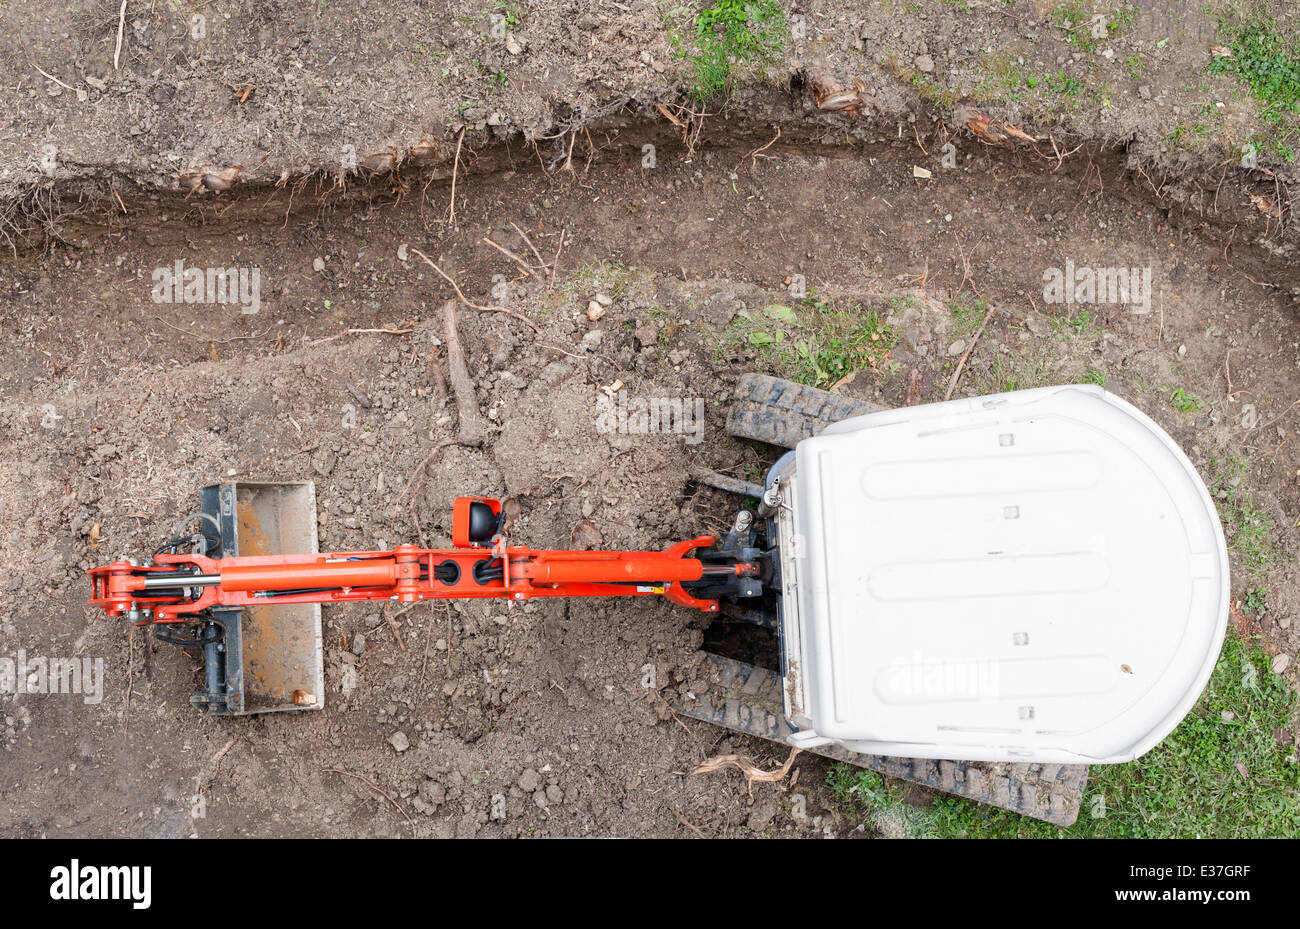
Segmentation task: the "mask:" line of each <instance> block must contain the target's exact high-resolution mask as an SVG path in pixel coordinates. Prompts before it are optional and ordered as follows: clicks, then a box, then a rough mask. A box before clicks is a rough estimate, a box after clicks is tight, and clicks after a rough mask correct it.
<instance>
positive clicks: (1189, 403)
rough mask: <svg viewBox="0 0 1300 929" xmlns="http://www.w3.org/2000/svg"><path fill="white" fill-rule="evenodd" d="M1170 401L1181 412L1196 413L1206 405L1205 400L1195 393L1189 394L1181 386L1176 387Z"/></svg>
mask: <svg viewBox="0 0 1300 929" xmlns="http://www.w3.org/2000/svg"><path fill="white" fill-rule="evenodd" d="M1169 402H1170V403H1172V404H1173V406H1174V409H1175V410H1177V411H1178V412H1180V413H1195V412H1196V411H1197V410H1200V409H1203V408H1204V407H1205V402H1204V401H1203V400H1201V398H1200V397H1198V396H1196V395H1195V394H1189V393H1188V392H1187V391H1185V390H1183V388H1181V387H1175V388H1174V390H1173V393H1171V394H1170V395H1169Z"/></svg>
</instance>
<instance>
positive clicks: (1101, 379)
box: [1083, 368, 1106, 387]
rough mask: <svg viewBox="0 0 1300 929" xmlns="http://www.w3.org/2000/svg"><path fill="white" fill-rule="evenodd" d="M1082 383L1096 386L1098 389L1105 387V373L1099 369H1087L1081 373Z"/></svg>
mask: <svg viewBox="0 0 1300 929" xmlns="http://www.w3.org/2000/svg"><path fill="white" fill-rule="evenodd" d="M1083 382H1084V383H1085V384H1096V385H1097V386H1098V387H1105V386H1106V372H1105V371H1103V370H1101V369H1100V368H1088V369H1087V370H1085V371H1084V372H1083Z"/></svg>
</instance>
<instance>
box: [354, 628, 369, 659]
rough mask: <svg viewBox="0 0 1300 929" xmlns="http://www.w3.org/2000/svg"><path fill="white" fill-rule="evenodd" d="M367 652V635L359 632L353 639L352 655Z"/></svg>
mask: <svg viewBox="0 0 1300 929" xmlns="http://www.w3.org/2000/svg"><path fill="white" fill-rule="evenodd" d="M365 650H366V634H365V633H364V632H358V633H357V634H356V635H354V636H353V637H352V654H354V655H360V654H362V653H363V652H365Z"/></svg>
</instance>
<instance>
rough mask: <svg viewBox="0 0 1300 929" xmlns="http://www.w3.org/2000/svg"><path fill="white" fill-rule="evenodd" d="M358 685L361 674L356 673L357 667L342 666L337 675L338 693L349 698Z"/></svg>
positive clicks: (352, 665)
mask: <svg viewBox="0 0 1300 929" xmlns="http://www.w3.org/2000/svg"><path fill="white" fill-rule="evenodd" d="M360 683H361V673H360V672H359V671H357V666H356V665H354V664H345V665H343V671H342V672H341V673H340V674H339V692H340V693H342V694H343V696H345V697H350V696H352V692H353V691H354V690H356V689H357V685H359V684H360Z"/></svg>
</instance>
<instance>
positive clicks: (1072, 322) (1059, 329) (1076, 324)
mask: <svg viewBox="0 0 1300 929" xmlns="http://www.w3.org/2000/svg"><path fill="white" fill-rule="evenodd" d="M1048 322H1049V323H1050V324H1051V327H1052V329H1053V330H1055V332H1056V334H1057V335H1059V336H1060V337H1061V338H1062V340H1064V341H1066V342H1069V341H1070V340H1071V339H1075V338H1095V337H1097V336H1099V335H1101V326H1100V325H1098V324H1097V323H1096V322H1094V321H1093V318H1092V313H1090V312H1089V311H1088V310H1080V311H1079V312H1078V313H1075V314H1074V315H1073V316H1050V317H1048Z"/></svg>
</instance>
